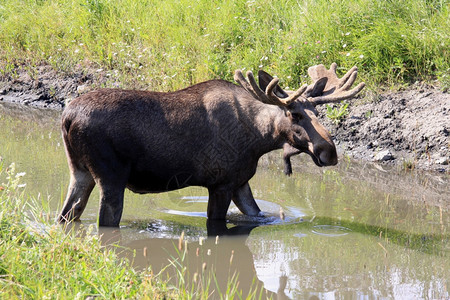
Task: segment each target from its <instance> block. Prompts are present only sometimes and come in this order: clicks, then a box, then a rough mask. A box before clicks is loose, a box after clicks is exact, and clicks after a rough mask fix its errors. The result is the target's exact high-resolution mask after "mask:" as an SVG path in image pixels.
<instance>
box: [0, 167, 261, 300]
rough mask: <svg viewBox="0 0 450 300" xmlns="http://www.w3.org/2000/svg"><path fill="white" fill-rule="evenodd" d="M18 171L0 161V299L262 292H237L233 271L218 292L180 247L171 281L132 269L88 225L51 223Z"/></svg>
mask: <svg viewBox="0 0 450 300" xmlns="http://www.w3.org/2000/svg"><path fill="white" fill-rule="evenodd" d="M23 175H24V174H23V173H16V172H15V168H14V165H11V166H9V167H8V168H4V167H3V166H2V164H1V161H0V299H89V298H90V297H92V299H93V298H97V297H98V298H99V299H207V298H208V296H210V295H214V297H215V298H227V299H235V298H241V299H242V298H243V299H255V298H258V297H259V298H261V297H262V293H261V291H259V293H257V290H256V288H255V289H252V290H251V291H250V292H249V295H242V292H241V291H239V290H238V286H239V282H238V277H237V275H236V274H234V275H232V276H231V277H230V278H229V282H228V283H227V289H226V290H223V291H220V290H219V289H218V287H217V286H216V282H215V277H214V275H213V274H214V269H213V268H209V267H208V270H205V269H203V271H201V272H200V273H199V274H190V273H189V271H188V270H187V268H186V264H187V263H188V262H187V261H185V259H184V257H185V252H184V250H185V249H186V246H185V247H183V249H182V250H181V251H180V252H179V257H174V258H173V261H172V262H171V264H170V265H169V266H168V267H169V268H174V272H173V273H174V274H176V275H175V277H176V278H174V279H173V280H172V281H171V282H174V283H169V282H168V280H167V278H166V276H167V275H165V274H164V276H163V275H162V274H154V273H153V272H152V270H151V269H148V270H146V271H139V272H138V271H136V270H134V269H133V268H132V266H131V264H130V262H129V261H128V260H126V259H123V258H119V256H118V251H124V250H125V249H117V250H115V249H114V247H108V248H107V247H105V246H103V245H102V242H101V238H100V237H99V236H98V235H95V234H91V233H89V229H87V231H80V230H77V231H75V230H68V229H64V228H63V226H60V225H58V224H55V223H54V222H53V218H49V217H48V216H49V214H48V212H43V209H42V207H41V206H42V205H40V204H39V203H38V201H39V199H38V198H37V199H36V198H31V197H28V196H25V194H24V192H23V189H24V184H22V183H21V181H22V180H21V178H22V177H23ZM174 247H175V246H174ZM193 277H195V278H197V280H193V281H192V280H191V279H192V278H193ZM163 279H164V280H163Z"/></svg>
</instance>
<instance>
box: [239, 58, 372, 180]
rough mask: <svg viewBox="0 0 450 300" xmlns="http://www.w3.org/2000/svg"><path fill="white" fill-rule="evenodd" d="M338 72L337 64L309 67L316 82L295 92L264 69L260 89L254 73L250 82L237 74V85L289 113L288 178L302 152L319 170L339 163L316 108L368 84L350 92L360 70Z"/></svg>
mask: <svg viewBox="0 0 450 300" xmlns="http://www.w3.org/2000/svg"><path fill="white" fill-rule="evenodd" d="M336 69H337V64H336V63H332V64H331V66H330V69H329V70H327V69H326V68H325V66H324V65H322V64H320V65H316V66H313V67H310V68H309V69H308V74H309V76H310V77H311V79H312V80H313V82H312V83H311V84H310V85H307V84H304V85H303V86H301V87H300V88H299V89H298V90H296V91H295V92H292V91H284V90H283V89H282V88H281V87H280V86H279V85H278V81H279V80H278V78H273V77H272V76H271V75H269V74H268V73H266V72H264V71H262V70H260V71H259V72H258V78H259V86H258V84H257V83H256V81H255V78H254V76H253V73H252V72H251V71H248V72H247V77H248V81H247V80H246V79H245V78H244V76H243V74H242V71H241V70H236V72H235V76H234V79H235V80H236V82H237V83H239V84H240V85H241V86H242V87H243V88H244V89H245V90H247V91H248V92H249V93H251V94H252V95H253V96H254V97H255V98H256V99H258V100H260V101H262V102H263V103H267V104H272V105H277V106H279V107H282V108H283V109H285V110H286V115H287V116H288V117H289V119H290V124H289V126H290V127H291V130H290V131H288V132H289V133H290V134H289V136H288V137H287V143H285V144H284V145H283V149H284V160H285V173H286V174H287V175H290V174H292V166H291V162H290V157H291V156H293V155H296V154H299V153H301V152H305V153H307V154H309V155H310V156H311V158H312V160H313V161H314V163H315V164H316V165H317V166H319V167H321V166H331V165H335V164H337V161H338V158H337V154H336V147H335V145H334V143H333V141H332V138H331V136H330V134H329V132H328V130H327V129H326V128H325V127H324V126H323V125H322V124H321V123H320V122H319V120H318V118H317V115H318V112H317V110H316V106H317V105H322V104H327V103H335V102H339V101H342V100H345V99H350V98H352V97H354V96H355V95H356V94H358V93H359V92H360V91H361V90H362V89H363V88H364V86H365V84H364V83H363V82H362V83H360V84H358V85H357V86H356V87H355V88H353V89H350V88H351V86H352V85H353V83H354V82H355V80H356V76H357V73H358V71H357V68H356V67H353V68H351V69H350V70H349V71H348V72H347V73H346V74H345V75H344V76H343V77H342V78H339V77H338V76H337V74H336Z"/></svg>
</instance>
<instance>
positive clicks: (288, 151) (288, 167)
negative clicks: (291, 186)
mask: <svg viewBox="0 0 450 300" xmlns="http://www.w3.org/2000/svg"><path fill="white" fill-rule="evenodd" d="M299 153H301V151H300V150H298V149H297V148H294V147H292V146H291V145H289V144H287V143H286V144H284V146H283V160H284V174H286V175H288V176H291V175H292V164H291V156H294V155H297V154H299Z"/></svg>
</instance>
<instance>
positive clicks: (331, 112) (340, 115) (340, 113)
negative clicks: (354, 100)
mask: <svg viewBox="0 0 450 300" xmlns="http://www.w3.org/2000/svg"><path fill="white" fill-rule="evenodd" d="M326 114H327V117H328V118H329V119H330V120H331V121H332V122H333V123H334V124H339V123H340V122H341V121H342V120H343V119H344V117H345V116H346V115H347V114H348V103H340V104H339V105H337V107H336V106H334V105H330V104H327V111H326Z"/></svg>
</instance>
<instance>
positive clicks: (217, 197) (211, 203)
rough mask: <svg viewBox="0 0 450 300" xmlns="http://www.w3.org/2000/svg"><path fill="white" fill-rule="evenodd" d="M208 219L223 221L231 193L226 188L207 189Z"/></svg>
mask: <svg viewBox="0 0 450 300" xmlns="http://www.w3.org/2000/svg"><path fill="white" fill-rule="evenodd" d="M208 191H209V199H208V219H209V220H225V217H226V216H227V211H228V207H229V206H230V203H231V196H232V193H231V191H230V190H229V189H227V188H208Z"/></svg>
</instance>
